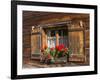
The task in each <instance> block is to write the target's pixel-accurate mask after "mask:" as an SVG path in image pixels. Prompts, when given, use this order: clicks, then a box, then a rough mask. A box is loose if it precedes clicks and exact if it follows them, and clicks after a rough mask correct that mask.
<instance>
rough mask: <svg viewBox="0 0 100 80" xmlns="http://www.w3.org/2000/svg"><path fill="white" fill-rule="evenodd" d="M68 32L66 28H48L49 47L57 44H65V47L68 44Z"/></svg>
mask: <svg viewBox="0 0 100 80" xmlns="http://www.w3.org/2000/svg"><path fill="white" fill-rule="evenodd" d="M67 33H68V32H67V31H66V29H60V30H48V31H47V37H48V38H47V43H48V47H50V48H51V47H55V46H56V45H60V44H64V46H65V47H67V45H68V40H67V37H68V34H67Z"/></svg>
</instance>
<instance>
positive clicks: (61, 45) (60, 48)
mask: <svg viewBox="0 0 100 80" xmlns="http://www.w3.org/2000/svg"><path fill="white" fill-rule="evenodd" d="M56 49H57V50H58V51H62V50H63V49H64V45H63V44H60V45H59V46H56Z"/></svg>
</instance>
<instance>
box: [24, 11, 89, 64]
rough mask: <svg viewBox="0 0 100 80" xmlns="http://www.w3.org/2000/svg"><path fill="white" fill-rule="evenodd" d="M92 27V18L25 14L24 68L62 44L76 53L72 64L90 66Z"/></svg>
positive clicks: (71, 14)
mask: <svg viewBox="0 0 100 80" xmlns="http://www.w3.org/2000/svg"><path fill="white" fill-rule="evenodd" d="M89 27H90V26H89V14H82V13H81V14H79V13H77V14H76V13H53V12H34V11H33V12H32V11H23V64H27V63H28V62H31V61H32V60H38V59H39V57H37V55H35V53H37V54H38V55H39V53H40V49H41V48H43V47H45V45H47V46H49V47H52V46H56V45H59V44H62V43H63V44H64V45H65V46H66V47H71V48H72V50H73V55H72V56H71V57H70V58H69V61H70V62H75V63H80V64H88V65H89V40H90V39H89Z"/></svg>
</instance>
